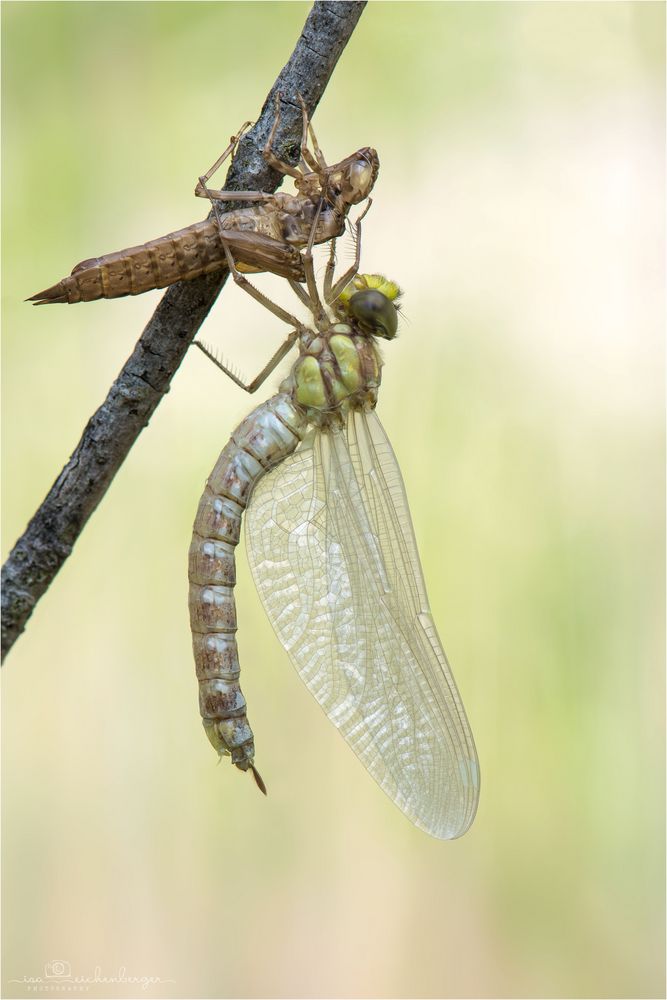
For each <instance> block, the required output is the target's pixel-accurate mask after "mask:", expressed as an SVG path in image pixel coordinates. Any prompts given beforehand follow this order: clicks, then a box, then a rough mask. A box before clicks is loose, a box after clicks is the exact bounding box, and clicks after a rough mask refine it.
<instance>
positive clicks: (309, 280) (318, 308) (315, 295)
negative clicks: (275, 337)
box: [301, 198, 327, 324]
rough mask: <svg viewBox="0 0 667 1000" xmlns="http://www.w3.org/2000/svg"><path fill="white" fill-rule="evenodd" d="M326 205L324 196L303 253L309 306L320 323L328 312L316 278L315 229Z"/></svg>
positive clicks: (324, 319)
mask: <svg viewBox="0 0 667 1000" xmlns="http://www.w3.org/2000/svg"><path fill="white" fill-rule="evenodd" d="M323 205H324V198H320V200H319V204H318V206H317V211H316V212H315V217H314V219H313V224H312V226H311V227H310V236H309V237H308V243H307V244H306V248H305V250H304V251H303V254H302V255H301V259H302V260H303V269H304V271H305V273H306V287H307V289H308V295H309V297H310V300H309V303H308V306H309V308H310V309H311V310H312V313H313V317H314V319H315V323H316V324H318V323H319V322H320V321H326V318H327V317H326V313H325V311H324V306H323V305H322V302H321V301H320V294H319V292H318V290H317V281H316V280H315V265H314V263H313V243H314V242H315V231H316V229H317V223H318V221H319V218H320V213H321V211H322V207H323Z"/></svg>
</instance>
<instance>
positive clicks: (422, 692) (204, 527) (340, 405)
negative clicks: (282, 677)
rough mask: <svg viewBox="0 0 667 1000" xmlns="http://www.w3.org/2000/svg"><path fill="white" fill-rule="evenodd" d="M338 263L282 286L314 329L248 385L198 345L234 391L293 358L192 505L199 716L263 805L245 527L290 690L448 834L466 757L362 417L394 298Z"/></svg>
mask: <svg viewBox="0 0 667 1000" xmlns="http://www.w3.org/2000/svg"><path fill="white" fill-rule="evenodd" d="M357 236H358V237H360V221H359V222H358V224H357ZM334 257H335V251H334V244H332V248H331V253H330V257H329V263H328V264H327V267H326V273H325V276H324V288H323V295H322V296H321V297H320V296H319V293H318V297H317V298H314V297H313V296H312V295H311V293H310V292H309V293H306V292H305V291H304V289H303V288H302V287H301V286H299V285H298V283H296V282H291V284H292V286H293V287H294V289H295V291H296V292H297V294H298V295H299V297H300V298H301V299H302V301H305V300H306V297H307V300H308V304H309V308H310V313H311V321H310V323H309V324H304V323H302V322H300V321H299V320H298V319H297V318H296V317H294V316H290V317H289V322H290V323H291V324H292V329H291V331H290V333H289V335H288V336H287V338H286V340H285V342H284V344H283V345H282V346H281V347H280V348H279V349H278V351H277V352H276V353H275V355H274V356H273V358H271V360H270V361H269V362H268V364H267V365H266V366H265V367H264V369H263V370H262V371H261V372H260V373H259V375H258V376H257V377H256V378H255V379H254V380H253V381H252V382H249V383H245V382H243V380H241V379H240V378H239V377H238V376H237V375H236V374H235V373H234V372H233V371H232V370H231V368H228V367H227V366H226V365H224V364H223V363H222V362H221V361H219V360H218V359H216V358H215V356H214V355H212V354H211V352H210V351H209V350H208V349H207V348H205V347H204V346H203V345H202V344H200V343H198V342H196V343H197V346H198V347H200V348H201V349H202V350H203V351H204V353H205V354H207V355H208V356H209V357H210V358H211V360H213V361H214V362H215V363H216V364H217V365H218V366H219V367H220V368H222V370H223V371H224V372H225V374H227V375H228V376H229V377H230V378H232V379H233V381H234V382H235V383H236V384H237V385H239V386H240V387H241V388H243V389H245V390H246V391H248V392H254V391H255V390H256V389H257V388H258V387H259V385H261V384H262V383H263V382H264V381H265V380H266V378H268V376H269V375H270V374H271V372H272V371H273V370H274V369H275V367H276V366H277V364H278V363H279V362H280V361H281V360H282V358H284V357H285V356H286V354H287V353H288V352H289V351H290V350H291V349H292V348H294V347H296V348H298V357H297V359H296V361H295V363H294V365H293V367H292V369H291V372H290V374H289V375H288V377H287V378H286V379H285V380H284V381H283V382H282V383H281V385H280V387H279V391H278V393H277V394H275V395H274V396H272V397H271V398H270V399H269V400H268V401H266V402H264V403H262V404H261V405H260V406H257V407H256V408H255V409H254V410H253V411H252V412H251V413H250V415H249V416H248V417H246V419H245V420H244V421H243V422H242V423H241V424H240V425H239V426H238V427H237V428H236V429H235V430H234V432H233V433H232V436H231V438H230V440H229V442H228V443H227V445H226V446H225V447H224V448H223V450H222V453H221V454H220V457H219V459H218V461H217V463H216V465H215V467H214V469H213V471H212V473H211V475H210V477H209V479H208V481H207V484H206V488H205V491H204V494H203V496H202V498H201V501H200V503H199V507H198V510H197V515H196V518H195V522H194V529H193V537H192V544H191V546H190V552H189V580H190V596H189V608H190V623H191V629H192V639H193V650H194V657H195V663H196V670H197V677H198V679H199V703H200V712H201V715H202V720H203V724H204V729H205V731H206V734H207V736H208V738H209V740H210V742H211V744H212V745H213V747H214V748H215V750H216V751H217V752H218V754H219V755H220V756H221V757H222V756H229V757H231V762H232V764H234V765H235V766H236V767H237V768H239V769H240V770H241V771H251V772H252V773H253V774H254V776H255V780H256V782H257V784H258V786H259V787H260V789H261V790H262V791H263V792H266V787H265V785H264V782H263V780H262V778H261V777H260V775H259V772H258V770H257V768H256V766H255V745H254V736H253V733H252V730H251V728H250V725H249V722H248V715H247V706H246V701H245V698H244V696H243V693H242V691H241V688H240V685H239V676H240V664H239V652H238V646H237V640H236V631H237V615H236V606H235V601H234V583H235V578H236V568H235V549H236V546H237V544H238V542H239V539H240V534H241V523H242V520H243V516H244V514H245V541H246V550H247V555H248V559H249V562H250V567H251V571H252V575H253V578H254V582H255V585H256V587H257V590H258V592H259V596H260V598H261V601H262V603H263V605H264V608H265V611H266V613H267V615H268V618H269V620H270V622H271V624H272V626H273V628H274V630H275V632H276V634H277V636H278V638H279V640H280V642H281V643H282V645H283V647H284V648H285V650H286V651H287V653H288V655H289V657H290V659H291V661H292V663H293V664H294V666H295V667H296V669H297V671H298V673H299V674H300V676H301V678H302V680H303V681H304V682H305V684H306V686H307V687H308V689H309V690H310V692H311V693H312V694H313V695H314V697H315V698H316V700H317V701H318V702H319V704H320V705H321V707H322V708H323V709H324V711H325V712H326V714H327V716H328V717H329V719H330V720H331V722H332V723H333V724H334V726H336V728H337V729H338V730H339V732H340V733H341V734H342V736H343V737H344V738H345V740H346V741H347V743H348V744H349V746H350V747H351V748H352V750H353V751H354V752H355V754H356V755H357V756H358V758H359V759H360V760H361V762H362V763H363V764H364V765H365V767H366V768H367V770H368V771H369V773H370V774H371V775H372V777H373V778H374V779H375V781H376V782H377V783H378V784H379V785H380V787H381V788H382V789H383V791H384V792H385V793H386V794H387V795H388V796H389V797H390V798H391V799H392V800H393V801H394V802H395V803H396V805H397V806H398V807H399V808H400V809H401V810H402V811H403V812H404V813H405V815H406V816H407V817H408V818H409V819H410V820H411V821H412V822H413V823H414V824H415V825H416V826H417V827H420V828H421V829H422V830H424V831H426V832H427V833H429V834H431V835H432V836H434V837H437V838H441V839H453V838H456V837H459V836H461V835H462V834H463V833H465V831H466V830H467V829H468V828H469V826H470V824H471V823H472V821H473V819H474V816H475V812H476V808H477V802H478V797H479V766H478V760H477V753H476V750H475V744H474V741H473V736H472V733H471V730H470V726H469V724H468V720H467V718H466V714H465V711H464V708H463V704H462V702H461V698H460V695H459V693H458V690H457V688H456V684H455V681H454V677H453V675H452V671H451V669H450V666H449V664H448V662H447V659H446V656H445V653H444V651H443V648H442V645H441V642H440V639H439V637H438V632H437V630H436V626H435V623H434V621H433V617H432V615H431V611H430V608H429V603H428V597H427V594H426V587H425V583H424V577H423V573H422V569H421V565H420V561H419V555H418V551H417V545H416V541H415V535H414V531H413V527H412V522H411V518H410V511H409V508H408V501H407V498H406V493H405V487H404V484H403V480H402V477H401V473H400V469H399V466H398V463H397V460H396V457H395V455H394V452H393V450H392V448H391V445H390V443H389V440H388V438H387V436H386V434H385V432H384V430H383V427H382V425H381V423H380V420H379V419H378V417H377V415H376V412H375V406H376V402H377V398H378V390H379V387H380V379H381V371H382V359H381V356H380V352H379V349H378V346H377V344H378V342H379V341H380V340H386V341H388V342H391V341H392V340H393V339H394V337H395V335H396V333H397V329H398V317H399V308H400V290H399V288H398V286H397V285H396V284H395V283H393V282H392V281H390V280H388V279H386V278H384V277H383V276H381V275H373V274H361V273H359V271H358V268H359V239H357V254H356V258H355V263H354V264H353V266H352V268H351V269H349V270H348V271H347V272H346V274H344V275H343V276H342V278H341V279H339V280H338V281H336V282H334V281H333V269H334V266H335V265H334ZM310 287H311V285H310V284H309V288H310ZM274 311H275V310H274ZM278 314H279V315H280V313H278ZM282 318H283V319H287V315H286V314H285V313H284V311H283V314H282Z"/></svg>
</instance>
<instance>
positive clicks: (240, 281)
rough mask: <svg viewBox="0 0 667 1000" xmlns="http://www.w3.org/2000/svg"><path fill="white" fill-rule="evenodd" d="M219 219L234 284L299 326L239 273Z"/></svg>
mask: <svg viewBox="0 0 667 1000" xmlns="http://www.w3.org/2000/svg"><path fill="white" fill-rule="evenodd" d="M213 207H214V209H216V208H217V204H216V203H215V202H214V204H213ZM220 221H221V220H220V218H218V225H219V226H220V242H221V243H222V246H223V248H224V251H225V257H226V258H227V266H228V268H229V271H230V273H231V276H232V278H233V279H234V281H235V282H236V284H237V285H238V286H239V288H242V289H243V290H244V292H247V293H248V295H251V296H252V297H253V299H255V301H256V302H259V304H260V305H262V306H264V308H265V309H268V310H269V312H272V313H273V315H274V316H277V317H278V319H282V320H283V321H284V322H285V323H289V325H290V326H296V327H299V326H300V325H301V324H300V323H299V320H298V319H297V318H296V316H293V315H292V314H291V313H289V312H287V310H286V309H283V308H282V306H279V305H277V304H276V303H275V302H272V301H271V299H270V298H269V297H268V295H264V293H263V292H260V290H259V288H255V286H254V285H252V284H251V283H250V282H249V281H248V279H247V278H246V277H245V276H244V275H243V274H241V272H240V271H239V269H238V268H237V266H236V263H235V261H234V257H233V255H232V251H231V250H230V247H229V243H228V242H227V240H226V239H225V230H224V229H223V228H222V226H221V225H220Z"/></svg>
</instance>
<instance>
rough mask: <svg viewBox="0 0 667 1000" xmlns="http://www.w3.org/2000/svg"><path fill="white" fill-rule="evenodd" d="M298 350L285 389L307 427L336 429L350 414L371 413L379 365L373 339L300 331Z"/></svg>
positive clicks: (349, 332) (343, 329)
mask: <svg viewBox="0 0 667 1000" xmlns="http://www.w3.org/2000/svg"><path fill="white" fill-rule="evenodd" d="M300 346H301V353H300V356H299V358H298V360H297V361H296V363H295V365H294V367H293V369H292V372H291V375H290V376H289V379H288V384H289V388H290V389H291V391H292V393H293V397H294V400H295V402H296V403H297V404H298V405H299V406H300V407H301V408H302V409H304V410H305V411H306V416H307V418H308V420H309V421H311V422H312V423H313V424H315V425H316V426H318V427H320V428H326V427H332V426H340V425H341V424H342V422H343V421H344V420H345V417H346V416H347V414H348V412H349V410H350V409H357V410H369V409H373V408H374V407H375V404H376V402H377V393H378V387H379V385H380V373H381V368H382V361H381V359H380V354H379V352H378V350H377V348H376V346H375V343H374V340H373V337H369V336H367V335H366V334H362V333H358V332H355V330H354V329H353V327H352V326H350V325H349V324H347V323H334V324H333V325H332V326H330V327H329V328H328V329H327V330H325V331H320V332H318V333H317V334H314V333H313V332H312V331H304V334H303V335H302V340H301V345H300ZM286 388H287V387H286Z"/></svg>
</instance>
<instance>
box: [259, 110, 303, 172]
mask: <svg viewBox="0 0 667 1000" xmlns="http://www.w3.org/2000/svg"><path fill="white" fill-rule="evenodd" d="M279 123H280V94H279V93H276V116H275V118H274V119H273V125H272V126H271V131H270V132H269V138H268V139H267V140H266V145H265V146H264V149H263V150H262V156H263V157H264V159H265V160H266V162H267V163H268V165H269V166H270V167H273V169H274V170H279V171H280V173H281V174H287V175H288V176H289V177H296V178H301V176H302V174H301V171H299V170H297V169H296V167H292V166H290V164H289V163H285V161H284V160H280V159H278V157H277V156H276V154H275V153H274V152H273V140H274V139H275V137H276V132H277V130H278V125H279Z"/></svg>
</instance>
